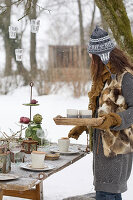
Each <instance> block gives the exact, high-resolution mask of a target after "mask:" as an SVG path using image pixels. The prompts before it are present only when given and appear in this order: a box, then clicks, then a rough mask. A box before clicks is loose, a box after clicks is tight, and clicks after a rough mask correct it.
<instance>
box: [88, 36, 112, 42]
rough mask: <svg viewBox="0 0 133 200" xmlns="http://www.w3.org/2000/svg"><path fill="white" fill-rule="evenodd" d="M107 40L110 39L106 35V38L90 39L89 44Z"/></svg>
mask: <svg viewBox="0 0 133 200" xmlns="http://www.w3.org/2000/svg"><path fill="white" fill-rule="evenodd" d="M107 39H110V37H109V35H107V36H106V37H103V38H98V39H92V38H90V42H101V41H103V40H107Z"/></svg>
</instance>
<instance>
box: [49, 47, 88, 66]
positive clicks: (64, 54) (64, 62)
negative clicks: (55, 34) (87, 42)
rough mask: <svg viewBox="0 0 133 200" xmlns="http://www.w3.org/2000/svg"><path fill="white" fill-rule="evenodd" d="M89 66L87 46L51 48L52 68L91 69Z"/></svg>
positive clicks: (50, 61) (50, 63)
mask: <svg viewBox="0 0 133 200" xmlns="http://www.w3.org/2000/svg"><path fill="white" fill-rule="evenodd" d="M89 64H90V58H89V55H88V53H87V48H86V46H85V47H82V48H81V46H78V45H76V46H65V45H64V46H52V45H50V46H49V67H50V68H89Z"/></svg>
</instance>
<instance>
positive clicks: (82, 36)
mask: <svg viewBox="0 0 133 200" xmlns="http://www.w3.org/2000/svg"><path fill="white" fill-rule="evenodd" d="M77 3H78V10H79V26H80V45H81V46H84V45H85V41H84V27H83V15H82V7H81V1H80V0H77Z"/></svg>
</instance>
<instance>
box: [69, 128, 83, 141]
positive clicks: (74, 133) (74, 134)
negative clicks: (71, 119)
mask: <svg viewBox="0 0 133 200" xmlns="http://www.w3.org/2000/svg"><path fill="white" fill-rule="evenodd" d="M86 130H87V127H86V126H75V127H74V128H73V129H71V130H70V132H69V134H68V137H69V138H74V139H76V140H77V139H78V138H79V136H80V135H81V134H82V133H83V132H84V131H86Z"/></svg>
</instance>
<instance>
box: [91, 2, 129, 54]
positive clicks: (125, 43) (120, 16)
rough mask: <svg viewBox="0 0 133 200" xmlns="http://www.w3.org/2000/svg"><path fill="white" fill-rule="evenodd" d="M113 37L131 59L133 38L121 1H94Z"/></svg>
mask: <svg viewBox="0 0 133 200" xmlns="http://www.w3.org/2000/svg"><path fill="white" fill-rule="evenodd" d="M95 2H96V4H97V6H98V7H99V9H100V10H101V13H102V15H103V17H104V18H105V20H106V22H107V23H108V25H109V27H110V29H111V31H112V33H113V36H114V38H115V40H116V42H117V43H118V45H119V46H120V47H121V49H123V50H125V51H126V52H127V53H128V54H129V56H130V58H132V57H133V36H132V32H131V26H130V21H129V18H128V16H127V13H126V8H125V5H124V2H123V0H119V1H118V0H108V1H107V0H95Z"/></svg>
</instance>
